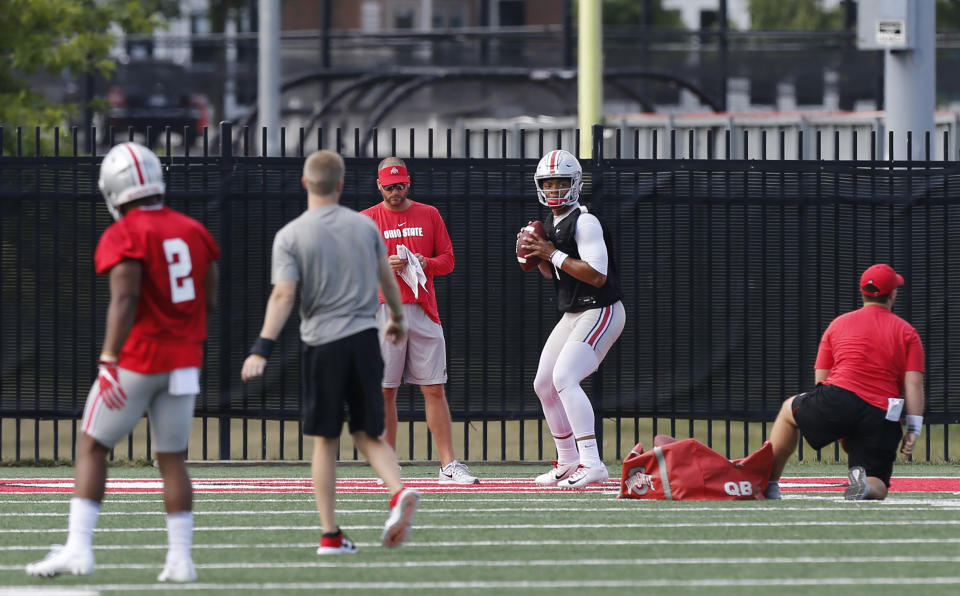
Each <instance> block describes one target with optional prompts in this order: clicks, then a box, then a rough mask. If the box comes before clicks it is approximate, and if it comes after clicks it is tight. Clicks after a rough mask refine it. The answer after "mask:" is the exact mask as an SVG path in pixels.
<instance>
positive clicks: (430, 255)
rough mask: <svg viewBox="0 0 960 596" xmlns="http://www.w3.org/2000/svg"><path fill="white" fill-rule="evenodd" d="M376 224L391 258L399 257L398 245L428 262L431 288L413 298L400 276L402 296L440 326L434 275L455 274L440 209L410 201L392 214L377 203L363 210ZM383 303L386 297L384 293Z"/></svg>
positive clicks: (426, 264)
mask: <svg viewBox="0 0 960 596" xmlns="http://www.w3.org/2000/svg"><path fill="white" fill-rule="evenodd" d="M361 213H363V214H364V215H366V216H367V217H369V218H370V219H372V220H373V221H375V222H376V224H377V227H378V228H380V235H381V237H383V241H384V242H385V243H386V245H387V256H390V255H395V254H397V245H398V244H403V245H405V246H406V247H407V248H408V249H409V250H410V251H411V252H413V253H420V254H422V255H423V256H424V257H425V260H426V263H425V265H424V267H423V272H424V273H425V274H426V276H427V288H426V290H424V289H423V288H422V287H421V288H420V292H419V294H420V295H419V296H418V297H414V296H413V290H412V289H411V288H410V286H408V285H407V283H406V282H405V281H403V280H402V279H400V278H399V276H398V277H397V284H398V285H399V286H400V296H401V298H403V302H404V303H406V304H412V303H419V304H420V306H421V307H422V308H423V310H424V312H426V313H427V316H428V317H430V319H431V320H433V321H435V322H436V323H440V313H439V312H437V295H436V292H435V291H434V289H433V276H435V275H446V274H448V273H450V272H451V271H453V262H454V259H453V243H451V242H450V235H449V234H448V233H447V226H446V225H445V224H444V223H443V218H442V217H440V212H439V211H437V208H436V207H433V206H431V205H425V204H423V203H418V202H416V201H410V206H409V207H408V208H407V209H406V210H404V211H390V210H389V209H387V208H386V207H384V206H383V203H377V204H376V205H374V206H373V207H370V208H369V209H364V210H363V211H361ZM380 302H383V294H380Z"/></svg>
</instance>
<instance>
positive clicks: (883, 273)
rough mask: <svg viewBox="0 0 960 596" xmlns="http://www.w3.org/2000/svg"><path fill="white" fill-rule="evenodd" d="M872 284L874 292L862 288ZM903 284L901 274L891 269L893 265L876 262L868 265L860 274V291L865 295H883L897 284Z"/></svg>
mask: <svg viewBox="0 0 960 596" xmlns="http://www.w3.org/2000/svg"><path fill="white" fill-rule="evenodd" d="M868 285H872V286H874V287H875V288H877V291H876V292H868V291H867V290H866V289H864V288H865V287H866V286H868ZM902 285H903V276H902V275H900V274H899V273H897V272H896V271H894V270H893V267H891V266H890V265H887V264H886V263H877V264H876V265H870V266H869V267H867V270H866V271H864V272H863V275H861V276H860V291H861V292H862V293H863V294H864V295H865V296H884V295H886V294H889V293H890V292H892V291H893V290H894V289H896V287H897V286H902Z"/></svg>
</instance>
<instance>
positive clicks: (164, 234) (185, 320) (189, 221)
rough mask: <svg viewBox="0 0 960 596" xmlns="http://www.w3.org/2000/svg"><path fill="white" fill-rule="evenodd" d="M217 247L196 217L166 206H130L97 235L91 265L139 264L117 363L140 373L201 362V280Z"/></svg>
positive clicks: (203, 334) (204, 325)
mask: <svg viewBox="0 0 960 596" xmlns="http://www.w3.org/2000/svg"><path fill="white" fill-rule="evenodd" d="M219 258H220V249H219V247H218V246H217V243H216V241H215V240H214V239H213V236H211V235H210V232H209V231H207V229H206V228H205V227H204V226H203V224H201V223H200V222H198V221H197V220H195V219H193V218H191V217H188V216H186V215H184V214H182V213H180V212H178V211H174V210H173V209H170V208H168V207H165V206H156V207H152V206H151V207H140V208H137V209H132V210H130V211H128V212H127V213H126V215H124V216H123V217H121V218H120V219H119V220H117V221H116V222H115V223H113V224H112V225H111V226H110V227H108V228H107V229H106V230H105V231H104V232H103V235H102V236H101V237H100V243H99V244H98V245H97V252H96V255H94V264H95V266H96V270H97V273H100V274H108V273H109V272H110V269H112V268H113V266H114V265H116V264H117V263H119V262H120V261H122V260H124V259H135V260H137V261H140V263H141V264H142V265H143V274H142V278H141V280H140V300H139V302H138V304H137V313H136V317H135V318H134V321H133V327H132V328H131V330H130V335H129V336H128V337H127V341H126V343H124V344H123V349H122V350H121V351H120V355H119V362H118V364H119V366H120V367H122V368H125V369H127V370H132V371H134V372H138V373H142V374H154V373H161V372H168V371H172V370H175V369H178V368H187V367H199V366H201V365H202V364H203V340H205V339H206V338H207V311H206V304H207V303H206V290H205V285H204V280H205V278H206V276H207V271H209V269H210V266H211V264H212V263H213V262H214V261H216V260H218V259H219Z"/></svg>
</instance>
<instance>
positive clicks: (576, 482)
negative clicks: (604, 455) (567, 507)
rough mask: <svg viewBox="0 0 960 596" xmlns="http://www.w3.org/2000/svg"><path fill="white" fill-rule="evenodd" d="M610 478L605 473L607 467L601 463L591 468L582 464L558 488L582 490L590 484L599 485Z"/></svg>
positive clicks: (607, 473)
mask: <svg viewBox="0 0 960 596" xmlns="http://www.w3.org/2000/svg"><path fill="white" fill-rule="evenodd" d="M609 478H610V473H609V472H607V466H605V465H603V463H597V464H594V465H593V466H585V465H583V464H581V465H579V466H577V469H576V471H574V473H573V474H571V475H570V477H569V478H567V479H566V480H564V481H562V482H561V483H560V484H559V485H558V486H561V487H563V488H584V487H586V486H588V485H590V484H599V483H601V482H605V481H606V480H608V479H609Z"/></svg>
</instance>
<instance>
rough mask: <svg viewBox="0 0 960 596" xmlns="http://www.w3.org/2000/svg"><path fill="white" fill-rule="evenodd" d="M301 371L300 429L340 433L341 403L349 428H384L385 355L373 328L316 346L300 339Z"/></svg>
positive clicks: (376, 430) (316, 433) (371, 432)
mask: <svg viewBox="0 0 960 596" xmlns="http://www.w3.org/2000/svg"><path fill="white" fill-rule="evenodd" d="M300 371H301V373H300V374H301V381H302V386H303V413H302V419H303V434H305V435H314V436H321V437H328V438H334V437H339V436H340V431H341V430H342V429H343V419H344V406H346V409H347V410H348V411H349V415H350V432H351V433H354V432H357V431H361V430H362V431H364V432H366V433H367V434H368V435H370V436H371V437H379V436H380V435H381V434H383V393H382V390H381V388H380V383H381V381H382V380H383V358H382V357H381V356H380V341H379V340H378V339H377V330H376V329H367V330H365V331H361V332H359V333H356V334H354V335H351V336H348V337H344V338H343V339H338V340H336V341H332V342H330V343H327V344H322V345H319V346H308V345H306V344H304V345H303V347H302V348H301V362H300Z"/></svg>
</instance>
